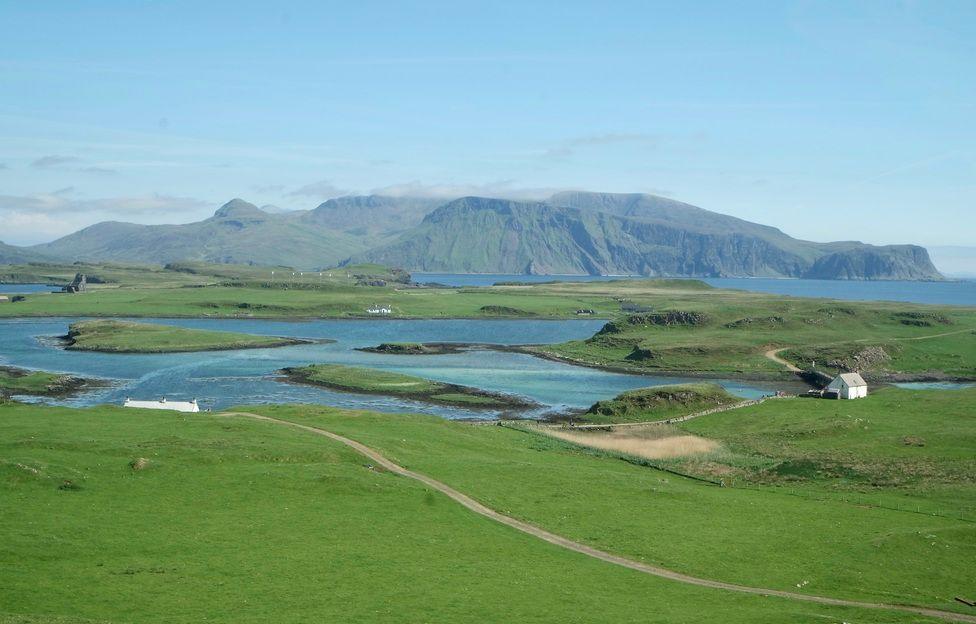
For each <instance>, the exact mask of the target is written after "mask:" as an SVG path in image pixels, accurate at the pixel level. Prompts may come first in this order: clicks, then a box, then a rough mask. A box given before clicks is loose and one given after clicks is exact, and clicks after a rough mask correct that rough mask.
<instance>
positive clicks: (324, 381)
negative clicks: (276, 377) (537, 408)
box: [283, 364, 529, 409]
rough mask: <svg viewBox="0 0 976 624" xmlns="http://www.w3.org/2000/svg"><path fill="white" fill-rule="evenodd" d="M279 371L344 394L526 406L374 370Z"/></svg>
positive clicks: (323, 367) (336, 366) (513, 400)
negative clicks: (354, 393) (355, 393)
mask: <svg viewBox="0 0 976 624" xmlns="http://www.w3.org/2000/svg"><path fill="white" fill-rule="evenodd" d="M283 372H284V374H285V376H286V377H287V378H288V379H289V380H291V381H294V382H297V383H305V384H312V385H317V386H324V387H326V388H332V389H334V390H342V391H345V392H359V393H363V394H383V395H386V396H398V397H403V398H407V399H414V400H417V401H427V402H429V403H440V404H444V405H459V406H462V407H479V408H486V409H489V408H496V409H497V408H518V407H527V406H528V405H529V404H528V403H527V402H526V401H523V400H521V399H519V398H518V397H514V396H512V397H510V396H507V395H500V394H494V393H489V392H485V391H483V390H479V389H477V388H469V387H467V386H459V385H455V384H448V383H443V382H440V381H433V380H430V379H424V378H423V377H415V376H413V375H404V374H402V373H395V372H393V371H385V370H377V369H374V368H362V367H358V366H342V365H340V364H312V365H309V366H303V367H300V368H286V369H284V371H283Z"/></svg>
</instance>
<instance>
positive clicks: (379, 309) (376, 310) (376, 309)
mask: <svg viewBox="0 0 976 624" xmlns="http://www.w3.org/2000/svg"><path fill="white" fill-rule="evenodd" d="M366 313H367V314H393V310H392V309H391V308H389V307H387V306H373V307H371V308H366Z"/></svg>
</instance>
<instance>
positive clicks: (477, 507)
mask: <svg viewBox="0 0 976 624" xmlns="http://www.w3.org/2000/svg"><path fill="white" fill-rule="evenodd" d="M217 415H218V416H242V417H246V418H253V419H255V420H263V421H266V422H270V423H275V424H278V425H284V426H287V427H293V428H295V429H301V430H302V431H307V432H309V433H313V434H315V435H320V436H324V437H326V438H329V439H331V440H334V441H336V442H339V443H340V444H344V445H346V446H348V447H349V448H351V449H353V450H354V451H356V452H357V453H359V454H360V455H363V456H364V457H367V458H368V459H371V460H372V461H374V462H376V463H377V464H378V465H380V466H382V467H383V468H386V469H387V470H389V471H390V472H392V473H395V474H398V475H400V476H403V477H407V478H410V479H414V480H416V481H419V482H421V483H423V484H424V485H426V486H428V487H430V488H432V489H434V490H437V491H438V492H440V493H442V494H444V495H445V496H447V497H448V498H450V499H451V500H453V501H454V502H456V503H458V504H460V505H462V506H463V507H465V508H467V509H469V510H470V511H473V512H474V513H476V514H479V515H481V516H484V517H486V518H488V519H489V520H494V521H495V522H498V523H500V524H504V525H507V526H510V527H512V528H513V529H516V530H519V531H522V532H523V533H527V534H528V535H531V536H532V537H535V538H538V539H540V540H543V541H545V542H549V543H550V544H554V545H556V546H559V547H561V548H565V549H567V550H572V551H575V552H578V553H580V554H583V555H586V556H588V557H593V558H594V559H599V560H601V561H605V562H607V563H612V564H614V565H618V566H621V567H624V568H629V569H631V570H636V571H637V572H642V573H644V574H650V575H652V576H657V577H661V578H665V579H669V580H672V581H678V582H679V583H687V584H689V585H698V586H700V587H708V588H711V589H724V590H727V591H734V592H739V593H743V594H755V595H759V596H775V597H777V598H786V599H788V600H800V601H804V602H814V603H817V604H824V605H832V606H837V607H855V608H861V609H880V610H891V611H903V612H908V613H915V614H918V615H924V616H928V617H933V618H939V619H942V620H947V621H952V622H973V623H976V616H973V615H966V614H963V613H953V612H951V611H942V610H939V609H930V608H926V607H913V606H908V605H896V604H884V603H877V602H859V601H856V600H842V599H840V598H828V597H826V596H812V595H807V594H799V593H796V592H789V591H782V590H778V589H765V588H762V587H750V586H748V585H736V584H734V583H724V582H722V581H715V580H711V579H705V578H699V577H697V576H689V575H687V574H682V573H680V572H675V571H673V570H669V569H667V568H661V567H658V566H655V565H650V564H647V563H642V562H640V561H634V560H632V559H627V558H625V557H620V556H618V555H612V554H610V553H608V552H604V551H602V550H598V549H596V548H593V547H591V546H587V545H586V544H581V543H580V542H575V541H573V540H571V539H568V538H566V537H563V536H561V535H557V534H555V533H550V532H549V531H546V530H545V529H541V528H539V527H537V526H535V525H532V524H529V523H527V522H523V521H521V520H517V519H515V518H513V517H511V516H506V515H505V514H502V513H499V512H497V511H495V510H494V509H491V508H489V507H485V506H484V505H482V504H481V503H479V502H478V501H476V500H474V499H473V498H471V497H470V496H468V495H466V494H463V493H461V492H459V491H457V490H455V489H454V488H452V487H450V486H449V485H447V484H445V483H441V482H440V481H438V480H436V479H433V478H431V477H428V476H427V475H424V474H421V473H419V472H414V471H412V470H408V469H406V468H404V467H403V466H400V465H399V464H396V463H394V462H392V461H390V460H389V459H387V458H386V457H384V456H383V455H382V454H380V453H379V452H377V451H375V450H373V449H371V448H369V447H368V446H366V445H365V444H361V443H359V442H356V441H355V440H352V439H350V438H347V437H345V436H341V435H339V434H337V433H332V432H331V431H327V430H325V429H319V428H318V427H310V426H308V425H301V424H298V423H294V422H291V421H288V420H281V419H279V418H272V417H270V416H262V415H260V414H253V413H250V412H222V413H219V414H217Z"/></svg>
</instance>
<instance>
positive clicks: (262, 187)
mask: <svg viewBox="0 0 976 624" xmlns="http://www.w3.org/2000/svg"><path fill="white" fill-rule="evenodd" d="M251 190H252V191H254V192H255V193H280V192H282V191H283V190H285V185H284V184H252V185H251Z"/></svg>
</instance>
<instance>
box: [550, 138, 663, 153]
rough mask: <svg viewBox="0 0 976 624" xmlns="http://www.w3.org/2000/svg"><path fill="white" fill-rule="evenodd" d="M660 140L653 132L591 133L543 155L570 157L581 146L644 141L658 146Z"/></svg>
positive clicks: (571, 139)
mask: <svg viewBox="0 0 976 624" xmlns="http://www.w3.org/2000/svg"><path fill="white" fill-rule="evenodd" d="M660 141H661V137H659V136H656V135H653V134H644V133H640V132H607V133H604V134H591V135H586V136H578V137H573V138H570V139H567V140H565V141H563V142H562V143H560V144H558V145H555V146H553V147H550V148H548V149H547V150H545V151H544V152H543V154H542V155H543V157H545V158H557V159H558V158H569V157H570V156H572V155H573V154H575V153H576V151H577V150H578V149H580V148H586V147H599V146H602V145H614V144H619V143H643V144H645V145H647V146H650V147H656V146H657V145H658V144H659V143H660Z"/></svg>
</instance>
